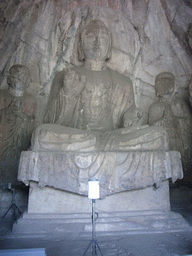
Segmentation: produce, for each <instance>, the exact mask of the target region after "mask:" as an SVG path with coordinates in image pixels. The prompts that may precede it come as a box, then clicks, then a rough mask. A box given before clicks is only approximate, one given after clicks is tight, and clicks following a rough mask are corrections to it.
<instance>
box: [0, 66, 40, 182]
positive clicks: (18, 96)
mask: <svg viewBox="0 0 192 256" xmlns="http://www.w3.org/2000/svg"><path fill="white" fill-rule="evenodd" d="M30 79H31V77H30V71H29V69H28V68H27V67H26V66H23V65H19V64H17V65H13V66H12V67H11V68H10V70H9V72H8V76H7V84H8V86H9V87H8V89H5V90H1V91H0V159H1V161H0V162H1V173H2V175H1V178H2V180H1V181H2V182H14V181H16V178H17V169H18V164H19V158H20V153H21V151H24V150H27V148H28V147H29V145H30V140H31V134H32V131H33V129H34V119H35V112H36V101H35V99H34V98H33V97H32V96H31V95H29V94H28V93H27V92H26V88H27V87H28V85H29V83H30Z"/></svg>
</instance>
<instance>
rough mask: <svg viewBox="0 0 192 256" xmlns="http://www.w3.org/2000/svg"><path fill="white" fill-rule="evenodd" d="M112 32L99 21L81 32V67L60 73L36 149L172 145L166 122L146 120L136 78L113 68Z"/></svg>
mask: <svg viewBox="0 0 192 256" xmlns="http://www.w3.org/2000/svg"><path fill="white" fill-rule="evenodd" d="M111 39H112V38H111V33H110V31H109V30H108V29H107V28H106V26H105V25H104V24H103V22H101V21H98V20H93V21H91V22H90V23H89V24H88V25H87V26H85V27H84V28H83V29H82V30H81V32H80V35H79V44H78V53H79V60H80V61H81V62H82V65H81V66H78V67H73V68H69V69H66V70H63V71H61V72H59V73H58V74H57V75H56V77H55V79H54V81H53V84H52V88H51V92H50V97H49V101H48V105H47V110H46V115H45V119H44V122H45V123H46V124H43V125H41V126H40V127H39V128H37V130H36V131H35V133H34V136H33V138H34V139H33V149H34V150H61V151H77V152H78V151H79V152H94V151H127V150H156V149H157V150H165V149H168V141H167V134H166V132H165V131H164V129H163V128H161V127H154V126H153V127H149V126H148V125H142V123H143V120H144V114H143V112H142V111H141V109H138V108H136V106H135V100H134V93H133V86H132V82H131V80H130V79H129V78H128V77H126V76H124V75H122V74H120V73H118V72H117V71H114V70H111V69H109V68H108V67H107V66H106V61H107V60H108V59H110V56H111Z"/></svg>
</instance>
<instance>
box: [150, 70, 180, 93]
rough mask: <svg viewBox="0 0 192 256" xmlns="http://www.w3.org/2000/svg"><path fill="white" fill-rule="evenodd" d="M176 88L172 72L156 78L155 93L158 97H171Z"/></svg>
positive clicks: (161, 74)
mask: <svg viewBox="0 0 192 256" xmlns="http://www.w3.org/2000/svg"><path fill="white" fill-rule="evenodd" d="M174 87H175V77H174V75H173V74H172V73H170V72H163V73H160V74H159V75H157V76H156V79H155V91H156V94H157V96H159V97H163V96H166V95H171V94H172V93H173V91H174Z"/></svg>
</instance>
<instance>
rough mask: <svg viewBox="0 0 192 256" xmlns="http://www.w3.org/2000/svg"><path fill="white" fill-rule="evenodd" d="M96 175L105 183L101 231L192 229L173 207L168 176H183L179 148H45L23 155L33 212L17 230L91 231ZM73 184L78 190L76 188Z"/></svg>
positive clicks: (22, 166) (99, 205)
mask: <svg viewBox="0 0 192 256" xmlns="http://www.w3.org/2000/svg"><path fill="white" fill-rule="evenodd" d="M101 160H103V161H101ZM98 167H99V168H98ZM112 167H113V168H112ZM90 177H92V178H93V177H96V178H99V180H100V186H101V195H102V198H101V199H98V200H96V212H98V214H99V218H98V220H97V224H96V229H97V232H101V233H102V232H105V233H108V232H109V233H111V232H117V231H119V232H127V233H145V232H165V231H178V230H186V229H189V226H188V224H187V223H186V222H185V221H184V219H183V218H182V216H181V215H179V214H175V213H171V212H170V200H169V181H168V179H169V178H172V179H173V180H175V179H177V178H179V177H182V169H181V163H180V155H179V153H178V152H163V151H162V152H152V151H151V152H126V153H118V152H100V153H99V152H98V153H89V154H87V153H86V154H85V153H83V154H82V153H61V152H42V151H39V152H23V154H22V156H21V162H20V171H19V178H20V180H22V181H23V182H25V183H26V184H28V183H29V185H30V193H29V203H28V213H27V214H25V215H24V216H23V218H22V219H20V220H18V222H17V224H15V225H14V227H13V233H14V234H17V235H18V234H20V235H24V234H25V235H27V234H34V233H35V234H38V235H45V234H51V235H53V234H54V235H56V234H57V235H62V233H63V232H65V233H69V234H71V235H75V236H76V235H83V236H85V235H86V234H89V232H91V210H92V206H91V200H90V199H88V197H87V183H88V179H89V178H90ZM59 178H60V179H59ZM56 181H58V183H57V185H54V184H56ZM62 181H63V182H62ZM153 184H154V185H153ZM53 185H54V186H55V187H51V186H53ZM40 186H41V187H40ZM131 186H132V187H131ZM73 188H74V189H75V191H74V192H76V193H72V190H73ZM134 188H135V189H134ZM65 190H69V191H71V192H68V191H65ZM128 190H129V191H128ZM80 194H81V195H80Z"/></svg>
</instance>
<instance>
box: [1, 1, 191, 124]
mask: <svg viewBox="0 0 192 256" xmlns="http://www.w3.org/2000/svg"><path fill="white" fill-rule="evenodd" d="M0 8H1V13H2V15H1V17H2V18H1V20H0V37H1V39H0V48H1V50H0V57H1V62H0V70H1V73H0V82H1V89H2V90H3V89H7V88H8V86H7V82H6V72H7V71H8V70H9V69H10V67H11V66H12V65H13V64H22V65H25V66H27V67H28V68H29V69H30V72H31V77H32V80H33V82H32V83H31V85H30V86H29V87H28V88H27V92H28V93H30V94H31V95H32V96H33V97H34V98H35V99H36V102H37V115H36V122H35V127H37V126H38V125H39V124H41V123H42V120H43V116H44V112H45V108H46V105H47V100H48V97H49V94H50V88H51V84H52V81H53V78H54V77H55V74H56V73H57V72H58V71H60V70H62V69H64V68H66V67H69V66H71V65H74V64H75V65H77V64H78V61H77V59H76V57H75V52H76V41H77V40H76V35H77V31H78V28H79V26H80V25H81V24H83V23H84V22H87V21H88V20H89V19H100V20H101V21H103V22H104V23H105V24H106V26H107V27H108V28H109V29H110V30H111V31H112V34H113V35H112V37H113V48H112V58H111V60H110V61H109V62H108V64H107V65H108V66H109V67H110V68H111V69H115V70H118V71H119V72H120V73H123V74H124V75H126V76H129V77H130V78H131V80H132V82H133V87H134V91H135V100H136V105H137V106H138V107H141V108H142V109H143V110H144V111H145V112H146V113H147V112H148V109H149V106H150V105H151V104H152V103H153V102H155V101H156V100H157V98H156V95H155V90H154V85H155V77H156V75H157V74H159V73H161V72H165V71H168V72H171V73H173V75H174V76H175V81H176V91H177V94H178V96H179V97H187V91H188V84H189V80H190V77H191V67H192V56H191V55H190V51H189V46H188V43H187V41H186V37H183V35H185V34H186V32H187V30H188V27H189V23H191V22H192V9H191V7H190V6H188V5H186V3H185V1H183V2H181V3H173V2H172V1H170V0H166V1H161V0H154V1H137V2H136V1H134V0H132V1H120V0H116V1H107V0H106V1H97V2H94V1H88V0H84V1H79V2H77V1H62V0H59V1H57V2H56V1H51V0H48V1H37V0H35V1H32V0H31V1H27V0H24V1H17V3H16V2H15V1H8V0H6V1H2V2H1V3H0ZM183 12H185V14H186V15H185V17H184V18H183V16H182V13H183ZM182 38H185V39H183V40H182ZM146 122H147V119H146Z"/></svg>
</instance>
